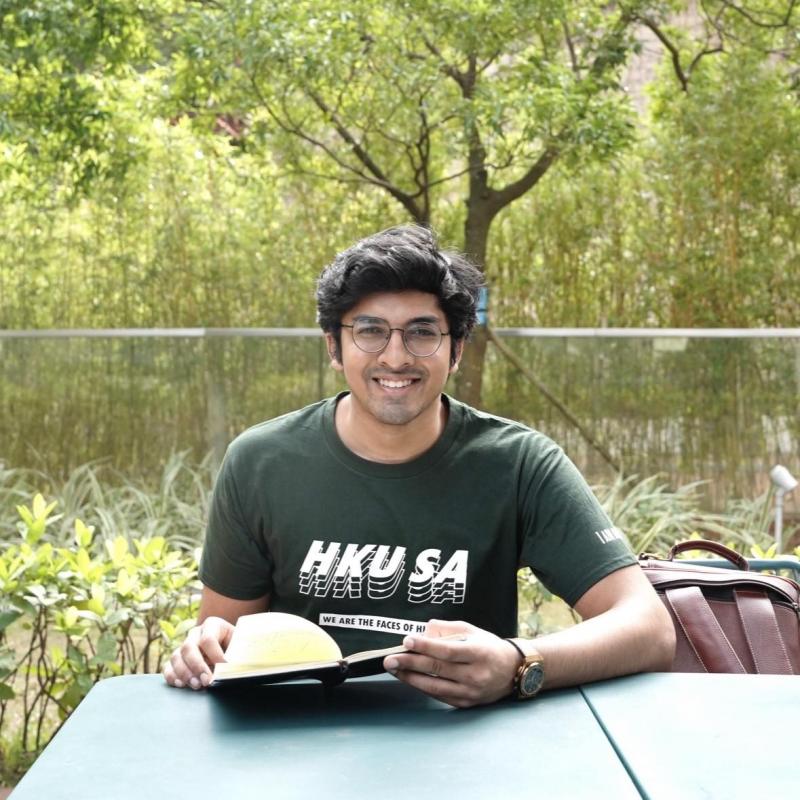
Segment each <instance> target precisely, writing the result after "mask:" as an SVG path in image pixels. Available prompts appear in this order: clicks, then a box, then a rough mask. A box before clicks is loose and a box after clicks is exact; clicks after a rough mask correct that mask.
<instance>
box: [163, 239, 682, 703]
mask: <svg viewBox="0 0 800 800" xmlns="http://www.w3.org/2000/svg"><path fill="white" fill-rule="evenodd" d="M480 285H481V274H480V272H479V271H478V270H477V269H475V268H474V267H473V266H472V265H471V264H469V262H468V261H466V260H465V259H464V258H463V257H461V256H459V255H458V254H455V253H444V252H442V251H441V250H440V249H439V248H438V245H437V243H436V240H435V239H434V237H433V235H432V234H431V232H430V231H428V230H426V229H424V228H419V227H416V226H402V227H398V228H392V229H389V230H387V231H384V232H382V233H379V234H376V235H374V236H372V237H369V238H367V239H365V240H363V241H361V242H359V243H358V244H356V245H355V246H354V247H352V248H350V249H349V250H346V251H345V252H343V253H341V254H339V255H338V256H337V258H336V259H335V260H334V262H333V263H332V264H331V265H329V266H328V267H327V268H326V269H325V270H324V271H323V274H322V276H321V278H320V281H319V284H318V291H317V304H318V316H319V321H320V325H321V327H322V329H323V331H324V333H325V338H326V342H327V347H328V352H329V355H330V358H331V364H332V366H333V367H334V369H337V370H340V371H341V372H342V373H343V374H344V377H345V381H346V382H347V386H348V388H349V391H348V392H344V393H342V394H341V395H339V396H338V397H335V398H329V399H327V400H324V401H322V402H320V403H316V404H314V405H312V406H309V407H307V408H305V409H301V410H299V411H296V412H293V413H291V414H287V415H285V416H283V417H280V418H278V419H276V420H270V421H268V422H266V423H262V424H261V425H258V426H256V427H255V428H252V429H250V430H249V431H246V432H245V433H244V434H242V435H241V436H240V437H238V438H237V439H236V441H234V443H233V444H232V445H231V447H230V448H229V450H228V453H227V455H226V457H225V461H224V463H223V466H222V469H221V471H220V475H219V477H218V479H217V483H216V486H215V490H214V496H213V501H212V506H211V512H210V516H209V524H208V532H207V537H206V543H205V547H204V550H203V558H202V562H201V567H200V577H201V580H202V582H203V584H204V588H203V594H202V600H201V606H200V615H199V622H198V625H197V627H195V628H194V629H193V630H192V631H190V633H189V635H188V636H187V639H186V642H185V643H184V644H183V645H182V646H181V647H180V648H179V649H178V650H176V651H175V653H174V654H173V656H172V659H171V661H170V663H169V664H168V665H167V666H166V667H165V670H164V676H165V678H166V680H167V682H168V683H170V684H171V685H173V686H177V687H183V686H190V687H192V688H195V689H198V688H201V687H203V686H205V685H207V684H208V682H209V681H210V676H211V667H212V666H213V664H215V663H217V662H218V661H221V660H223V659H224V650H225V647H226V646H227V643H228V641H229V639H230V635H231V632H232V626H233V623H235V621H236V619H237V618H238V617H239V616H240V615H242V614H248V613H253V612H257V611H265V610H274V611H287V612H290V613H295V614H300V615H301V616H305V617H306V618H308V619H311V620H312V621H314V622H317V623H318V624H320V625H322V626H323V627H324V628H326V629H327V630H328V632H329V633H331V635H332V636H333V637H334V638H335V639H337V641H338V642H339V644H340V646H341V648H342V651H343V652H355V651H357V650H364V649H370V648H378V647H384V646H389V645H391V644H396V643H398V641H401V640H402V641H403V643H404V644H405V645H406V646H407V647H408V648H409V650H410V651H411V652H408V653H404V654H402V655H397V656H391V657H389V658H387V660H386V662H385V667H386V669H387V670H388V671H389V672H391V673H392V674H394V675H396V676H397V678H399V679H400V680H403V681H405V682H407V683H409V684H411V685H412V686H415V687H416V688H418V689H419V690H421V691H423V692H426V693H427V694H429V695H431V696H433V697H436V698H438V699H440V700H443V701H445V702H447V703H450V704H452V705H455V706H469V705H476V704H481V703H489V702H493V701H495V700H498V699H500V698H502V697H505V696H508V695H511V694H513V695H515V696H517V697H521V698H528V697H533V696H535V695H536V693H537V692H538V691H539V690H540V689H541V688H553V687H558V686H565V685H569V684H575V683H579V682H583V681H589V680H596V679H600V678H606V677H611V676H614V675H620V674H624V673H629V672H636V671H642V670H653V669H668V668H669V666H670V664H671V661H672V654H673V650H674V631H673V628H672V624H671V622H670V619H669V617H668V615H667V613H666V611H665V610H664V608H663V606H662V604H661V602H660V601H659V600H658V598H657V597H656V595H655V593H654V592H653V590H652V589H651V587H650V584H649V582H648V581H647V580H646V579H645V577H644V576H643V575H642V573H641V570H640V569H639V567H638V566H637V565H636V563H635V559H634V558H633V556H632V554H631V553H630V551H629V549H628V547H627V545H626V543H625V540H624V537H623V535H622V534H621V532H620V531H618V530H617V529H616V528H614V526H613V525H612V523H611V521H610V520H609V519H608V517H607V516H606V515H605V513H604V512H603V511H602V509H601V508H600V506H599V504H598V503H597V501H596V499H595V498H594V497H593V495H592V494H591V492H590V490H589V489H588V487H587V486H586V483H585V481H584V480H583V479H582V477H581V476H580V474H579V473H578V472H577V470H576V469H575V467H574V466H573V465H572V463H571V462H570V461H569V460H568V459H567V458H566V456H565V455H564V453H563V451H562V450H561V449H560V448H558V447H557V446H556V445H555V444H554V443H553V442H552V441H550V440H549V439H547V437H545V436H543V435H542V434H540V433H537V432H535V431H532V430H530V429H529V428H526V427H525V426H523V425H520V424H518V423H514V422H511V421H509V420H503V419H500V418H497V417H493V416H491V415H488V414H484V413H482V412H479V411H476V410H474V409H472V408H469V407H468V406H465V405H463V404H462V403H459V402H457V401H455V400H453V399H452V398H450V397H448V396H447V395H446V394H444V387H445V384H446V383H447V379H448V378H449V376H450V375H451V374H452V373H453V372H455V371H456V370H457V369H458V364H459V361H460V359H461V355H462V352H463V348H464V343H465V341H466V338H467V337H468V335H469V332H470V330H471V328H472V327H473V325H474V324H475V319H476V310H475V309H476V303H477V296H478V290H479V287H480ZM522 566H527V567H530V568H531V569H533V570H534V571H535V573H536V574H537V575H538V576H539V577H540V578H541V580H542V581H543V582H544V583H545V584H546V585H547V586H549V587H550V588H551V589H552V590H553V591H554V592H555V593H557V594H559V595H561V596H562V597H564V599H565V600H566V601H567V602H568V603H570V604H571V605H572V606H573V607H574V608H575V609H576V610H577V611H578V613H579V614H580V615H581V616H582V618H583V622H581V623H580V624H578V625H575V626H574V627H572V628H569V629H567V630H564V631H560V632H558V633H555V634H551V635H548V636H543V637H539V638H537V639H535V640H523V639H520V638H517V637H516V633H517V631H516V613H517V601H516V572H517V569H518V568H519V567H522Z"/></svg>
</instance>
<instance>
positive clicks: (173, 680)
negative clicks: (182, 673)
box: [161, 661, 184, 689]
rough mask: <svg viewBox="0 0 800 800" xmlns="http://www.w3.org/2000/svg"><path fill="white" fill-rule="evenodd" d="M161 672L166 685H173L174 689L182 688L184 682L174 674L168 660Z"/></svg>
mask: <svg viewBox="0 0 800 800" xmlns="http://www.w3.org/2000/svg"><path fill="white" fill-rule="evenodd" d="M161 674H162V675H163V676H164V680H165V681H166V682H167V685H169V686H174V687H175V688H176V689H183V687H184V683H183V681H182V680H180V678H178V676H177V675H176V674H175V670H174V669H173V668H172V664H171V663H170V662H169V661H168V662H167V663H166V665H165V666H164V669H163V670H161Z"/></svg>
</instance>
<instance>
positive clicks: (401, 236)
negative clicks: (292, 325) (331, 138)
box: [317, 225, 484, 354]
mask: <svg viewBox="0 0 800 800" xmlns="http://www.w3.org/2000/svg"><path fill="white" fill-rule="evenodd" d="M483 285H484V279H483V273H482V272H481V271H480V270H479V269H478V268H477V267H476V266H474V265H473V264H472V263H471V262H470V261H468V260H467V258H466V257H465V256H463V255H461V254H460V253H456V252H452V251H448V252H445V251H443V250H440V249H439V245H438V242H437V241H436V237H435V235H434V234H433V232H432V231H430V230H429V229H428V228H423V227H422V226H420V225H398V226H396V227H394V228H388V229H387V230H385V231H381V232H380V233H376V234H373V235H372V236H368V237H366V238H365V239H362V240H361V241H359V242H357V243H356V244H355V245H353V246H352V247H350V248H348V249H347V250H344V251H343V252H341V253H339V254H338V255H337V256H336V258H334V260H333V261H332V262H331V263H330V264H328V266H326V267H325V269H324V270H323V271H322V274H321V275H320V277H319V280H318V281H317V321H318V322H319V324H320V327H321V328H322V330H323V331H325V333H330V334H332V335H333V337H334V338H335V340H336V343H337V348H338V347H340V346H341V322H342V317H343V316H344V314H345V313H346V312H347V311H349V310H350V309H351V308H353V306H355V305H357V304H358V303H359V302H360V301H361V300H362V299H363V298H364V297H366V296H367V295H370V294H374V293H376V292H403V291H418V292H428V293H430V294H433V295H436V297H437V298H438V300H439V305H440V306H441V308H442V311H443V312H444V315H445V316H446V317H447V324H448V325H449V328H450V334H451V337H452V342H453V344H454V345H455V343H456V342H459V341H461V340H463V339H466V338H467V337H468V336H469V334H470V332H471V331H472V328H473V327H474V326H475V322H476V320H477V307H478V293H479V290H480V288H481V287H482V286H483ZM451 352H452V353H453V354H454V353H455V347H453V349H452V351H451Z"/></svg>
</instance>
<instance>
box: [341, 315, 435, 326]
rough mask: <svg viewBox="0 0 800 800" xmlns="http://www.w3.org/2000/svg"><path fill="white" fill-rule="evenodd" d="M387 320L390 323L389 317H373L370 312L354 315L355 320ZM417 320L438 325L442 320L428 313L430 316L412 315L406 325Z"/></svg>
mask: <svg viewBox="0 0 800 800" xmlns="http://www.w3.org/2000/svg"><path fill="white" fill-rule="evenodd" d="M356 321H358V322H385V323H387V324H389V320H388V319H384V318H383V317H373V316H371V315H370V314H359V315H358V316H357V317H353V322H356ZM415 322H431V323H434V324H436V325H438V324H439V322H441V320H440V319H439V318H438V317H435V316H432V315H428V316H421V317H412V318H411V319H409V320H406V321H405V323H403V324H404V325H413V324H414V323H415Z"/></svg>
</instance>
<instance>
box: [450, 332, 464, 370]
mask: <svg viewBox="0 0 800 800" xmlns="http://www.w3.org/2000/svg"><path fill="white" fill-rule="evenodd" d="M454 347H455V351H456V357H455V359H453V363H452V364H451V365H450V371H449V373H448V374H449V375H452V374H453V373H455V372H458V365H459V364H460V363H461V356H463V355H464V340H463V339H459V340H458V341H457V342H456V343H455V345H454Z"/></svg>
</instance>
